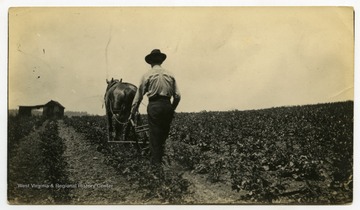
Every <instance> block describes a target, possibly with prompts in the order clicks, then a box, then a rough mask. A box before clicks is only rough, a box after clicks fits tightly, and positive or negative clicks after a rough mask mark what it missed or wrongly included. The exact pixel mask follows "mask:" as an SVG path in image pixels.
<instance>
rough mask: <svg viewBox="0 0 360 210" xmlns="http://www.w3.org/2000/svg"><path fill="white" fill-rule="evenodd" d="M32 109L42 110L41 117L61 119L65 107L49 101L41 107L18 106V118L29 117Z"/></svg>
mask: <svg viewBox="0 0 360 210" xmlns="http://www.w3.org/2000/svg"><path fill="white" fill-rule="evenodd" d="M34 109H43V111H42V116H44V117H47V118H61V117H63V116H64V110H65V107H64V106H63V105H61V104H60V103H59V102H57V101H53V100H51V101H49V102H47V103H46V104H43V105H36V106H19V115H20V116H31V113H32V111H33V110H34Z"/></svg>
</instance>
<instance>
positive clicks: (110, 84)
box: [106, 78, 122, 90]
mask: <svg viewBox="0 0 360 210" xmlns="http://www.w3.org/2000/svg"><path fill="white" fill-rule="evenodd" d="M118 82H122V79H120V80H118V79H114V78H111V80H110V81H109V80H108V79H106V83H107V84H108V85H107V88H106V90H108V89H109V88H110V87H111V86H113V85H114V84H115V83H118Z"/></svg>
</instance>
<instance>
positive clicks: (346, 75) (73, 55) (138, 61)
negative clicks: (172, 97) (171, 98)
mask: <svg viewBox="0 0 360 210" xmlns="http://www.w3.org/2000/svg"><path fill="white" fill-rule="evenodd" d="M353 34H354V29H353V9H352V8H350V7H162V8H160V7H158V8H156V7H151V8H149V7H111V8H110V7H108V8H101V7H93V8H90V7H82V8H79V7H77V8H56V7H49V8H36V7H24V8H11V9H10V10H9V51H8V52H9V60H8V105H9V109H16V108H18V106H19V105H38V104H44V103H46V102H48V101H50V100H56V101H58V102H60V103H61V104H62V105H63V106H65V110H66V111H86V112H88V113H90V114H99V115H103V114H105V110H104V109H103V108H102V104H103V97H104V93H105V89H106V85H107V84H106V79H111V78H112V77H113V78H118V79H120V78H122V79H123V81H126V82H130V83H133V84H135V85H137V86H138V85H139V82H140V78H141V76H142V75H143V74H144V73H145V72H146V71H149V70H150V66H149V65H148V64H147V63H146V62H145V60H144V57H145V56H146V55H147V54H149V53H150V52H151V50H153V49H156V48H157V49H160V50H161V51H162V52H164V53H165V54H167V59H166V60H165V62H164V63H163V65H162V66H163V67H164V68H165V69H167V70H169V71H171V72H173V73H174V75H175V77H176V80H177V83H178V86H179V89H180V92H181V95H182V100H181V102H180V104H179V106H178V109H177V111H178V112H198V111H202V110H208V111H226V110H234V109H238V110H248V109H262V108H270V107H278V106H290V105H304V104H316V103H326V102H337V101H345V100H353V99H354V36H353ZM146 104H147V98H146V97H145V98H144V105H142V106H141V107H140V112H141V113H144V114H145V113H146V111H145V110H146V108H145V106H146Z"/></svg>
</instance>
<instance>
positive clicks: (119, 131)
mask: <svg viewBox="0 0 360 210" xmlns="http://www.w3.org/2000/svg"><path fill="white" fill-rule="evenodd" d="M122 130H123V125H122V124H120V123H119V122H117V121H116V122H115V139H116V140H121V134H122Z"/></svg>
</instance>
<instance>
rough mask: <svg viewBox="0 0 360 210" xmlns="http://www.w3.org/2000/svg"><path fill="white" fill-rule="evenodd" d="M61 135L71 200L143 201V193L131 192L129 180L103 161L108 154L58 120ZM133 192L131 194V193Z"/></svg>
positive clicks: (77, 202) (116, 202) (112, 202)
mask: <svg viewBox="0 0 360 210" xmlns="http://www.w3.org/2000/svg"><path fill="white" fill-rule="evenodd" d="M58 125H59V136H60V137H61V138H63V139H64V142H65V145H66V150H65V153H64V156H65V158H66V161H67V163H68V171H69V180H70V182H71V183H64V184H70V185H72V186H67V187H69V188H72V190H71V192H70V193H71V195H70V196H71V197H72V203H71V204H124V203H126V204H131V203H139V202H140V194H139V193H136V192H131V193H129V190H131V188H130V186H129V184H128V183H127V182H126V180H124V178H123V177H122V176H120V175H118V174H117V173H116V171H115V169H114V168H112V167H111V166H108V165H106V164H105V163H104V160H105V157H104V155H103V154H102V153H100V152H98V151H97V150H96V146H94V145H91V144H90V143H89V142H88V141H86V139H85V138H84V137H83V136H82V135H81V134H79V133H77V132H76V131H75V130H74V129H73V128H72V127H67V126H66V125H65V124H64V122H63V121H62V120H59V121H58ZM129 195H130V196H129Z"/></svg>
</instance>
